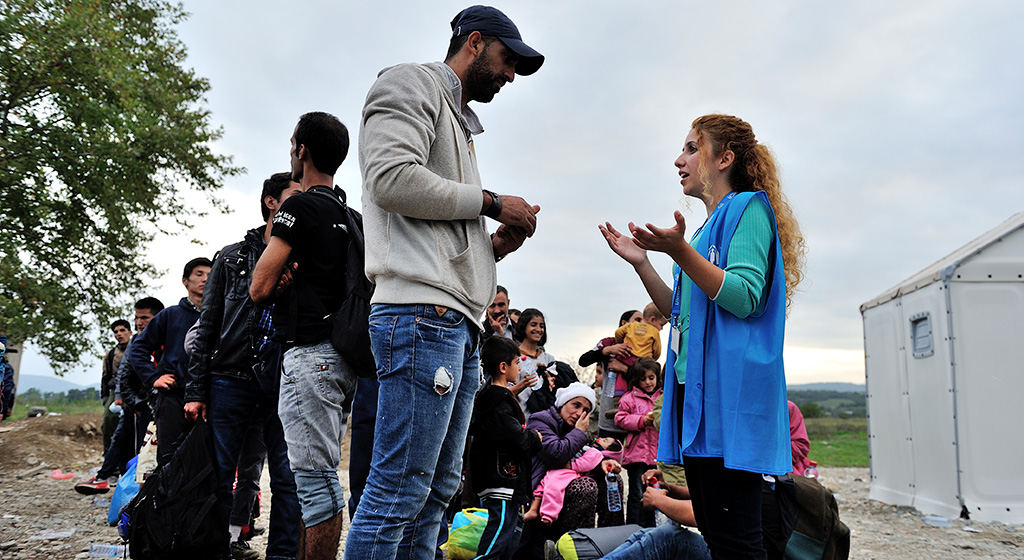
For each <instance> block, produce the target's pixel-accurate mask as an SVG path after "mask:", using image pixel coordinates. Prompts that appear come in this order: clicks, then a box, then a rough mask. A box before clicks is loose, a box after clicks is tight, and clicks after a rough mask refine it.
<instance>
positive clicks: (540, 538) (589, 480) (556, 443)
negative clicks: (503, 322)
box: [517, 311, 622, 558]
mask: <svg viewBox="0 0 1024 560" xmlns="http://www.w3.org/2000/svg"><path fill="white" fill-rule="evenodd" d="M523 313H524V316H525V313H526V312H525V311H524V312H523ZM595 400H596V395H595V394H594V390H593V389H592V388H590V387H587V386H586V385H584V384H583V383H580V382H578V381H577V382H575V383H572V384H570V385H569V386H568V387H565V388H562V389H559V390H558V391H557V392H556V394H555V406H553V407H551V408H549V409H547V410H542V411H540V412H536V413H534V414H531V415H530V418H529V420H527V422H526V427H527V428H528V429H531V430H537V431H538V432H540V434H541V448H540V452H539V453H538V454H537V455H535V456H534V457H533V473H532V475H533V476H532V484H533V487H534V488H536V487H537V486H538V485H539V484H540V482H541V480H542V479H543V478H544V475H545V474H547V472H548V471H549V470H551V469H559V468H562V467H564V466H565V464H566V463H569V462H571V461H572V460H573V459H574V458H576V456H577V455H578V454H580V453H581V452H582V451H583V450H584V446H586V445H587V444H588V443H590V435H589V434H588V433H587V430H588V429H589V428H590V411H591V410H592V409H593V407H594V401H595ZM620 470H622V465H620V464H619V462H618V461H616V460H614V459H605V460H603V461H601V464H600V465H599V467H598V468H597V469H594V471H592V472H591V476H584V477H580V478H577V479H575V480H573V481H572V482H570V483H569V485H568V486H567V487H566V489H565V499H564V500H563V504H564V505H563V506H562V510H561V512H560V513H559V514H558V518H557V519H555V520H554V522H553V523H551V524H550V525H542V524H541V523H540V522H539V521H537V520H534V521H533V522H531V523H527V524H526V525H525V526H524V529H523V537H522V542H523V545H522V547H521V548H520V550H519V553H518V554H517V556H521V557H524V558H536V557H538V555H537V551H538V550H539V551H540V556H543V543H544V540H545V539H550V540H555V539H557V538H558V537H559V536H560V535H562V534H563V533H565V532H567V531H572V530H574V529H580V528H583V527H593V526H594V517H595V515H596V514H597V503H598V498H599V495H600V497H601V498H604V493H603V492H601V491H600V490H599V485H598V481H597V480H595V478H594V476H593V475H594V473H598V474H603V473H606V472H608V471H612V472H615V473H618V472H619V471H620ZM616 476H617V475H616ZM597 478H598V479H600V480H601V485H600V486H601V487H603V486H604V476H598V477H597ZM621 487H622V482H621V478H620V479H619V488H620V489H621Z"/></svg>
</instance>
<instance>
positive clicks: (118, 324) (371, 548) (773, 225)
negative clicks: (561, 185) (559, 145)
mask: <svg viewBox="0 0 1024 560" xmlns="http://www.w3.org/2000/svg"><path fill="white" fill-rule="evenodd" d="M451 28H452V37H451V40H450V44H449V49H448V52H447V55H446V57H445V60H444V61H443V62H436V63H428V64H401V65H398V66H394V67H391V68H387V69H385V70H383V71H382V72H381V73H380V75H379V76H378V78H377V81H376V82H375V83H374V84H373V86H372V87H371V89H370V91H369V93H368V94H367V97H366V103H365V106H364V107H363V112H362V120H361V123H360V134H359V139H358V154H359V165H360V168H361V171H362V178H363V184H362V201H363V208H362V214H361V215H360V214H358V213H356V212H353V210H352V209H350V208H349V207H348V205H347V202H346V194H345V192H344V191H343V190H342V189H341V188H339V187H337V186H335V184H334V175H335V173H336V171H337V170H338V168H339V167H340V166H341V165H342V163H343V162H344V161H345V159H346V156H347V154H348V150H349V135H348V129H347V128H346V127H345V125H343V124H342V123H341V122H340V121H339V120H338V119H337V118H335V117H334V116H332V115H330V114H327V113H323V112H310V113H306V114H304V115H302V116H301V117H300V118H299V120H298V122H297V124H296V125H295V128H294V130H293V131H292V134H291V139H290V143H291V147H290V151H289V156H290V169H289V171H288V172H286V173H277V174H275V175H272V176H271V177H269V178H267V179H266V181H264V184H263V189H262V192H261V193H260V206H261V211H262V220H261V225H260V226H259V227H258V228H255V229H252V230H249V231H248V232H245V233H244V236H243V238H242V240H241V241H240V242H238V243H235V244H232V245H228V246H227V247H224V248H223V249H221V250H220V251H219V252H218V253H217V254H216V255H215V256H214V258H213V259H212V260H210V259H206V258H204V257H199V258H195V259H192V260H190V261H189V262H188V263H187V264H186V265H185V267H184V269H183V274H182V284H183V286H184V288H185V291H186V295H185V297H183V298H182V299H181V300H180V301H179V302H178V303H177V305H174V306H172V307H168V308H166V309H165V308H164V306H163V304H162V303H161V302H159V301H158V300H156V299H154V298H149V297H147V298H143V299H140V300H139V301H138V302H137V303H136V305H135V324H134V327H135V331H136V332H135V334H134V335H133V336H130V335H131V333H130V329H129V327H130V325H129V324H128V323H127V322H126V321H121V320H119V321H115V322H114V323H113V324H112V325H111V330H112V332H113V334H114V336H115V339H116V341H117V346H116V347H115V348H113V349H112V350H111V351H110V353H109V354H108V355H107V356H106V357H105V359H104V377H103V384H102V385H103V398H104V405H105V408H106V409H107V410H110V411H112V412H111V415H110V416H109V417H108V418H107V420H105V422H104V434H105V437H104V442H105V461H104V464H103V466H102V467H101V468H100V470H99V472H98V473H97V474H96V476H95V478H93V479H91V480H89V481H87V482H85V483H82V484H79V485H78V486H77V489H78V490H79V491H80V492H83V493H92V492H101V491H106V490H108V489H109V488H110V486H111V485H112V484H115V483H116V477H117V474H118V473H120V472H124V470H125V463H126V461H127V460H128V459H129V458H130V457H132V456H133V455H135V454H136V453H137V452H138V450H139V447H140V445H141V443H142V436H143V435H144V434H145V426H146V425H147V424H148V423H149V421H150V418H152V419H153V421H154V422H155V425H156V437H157V448H158V451H157V462H158V464H159V465H164V464H167V463H168V462H169V461H171V460H172V458H173V456H174V452H175V448H176V445H177V444H178V442H180V441H181V439H182V437H183V435H184V434H185V433H186V432H187V431H188V429H189V426H190V425H191V424H192V423H194V422H208V423H209V425H210V426H211V429H212V434H213V436H212V437H213V447H214V450H215V457H216V473H217V480H218V487H217V492H216V497H217V504H218V506H217V507H218V511H219V515H218V519H219V523H221V524H222V528H223V530H222V533H223V541H222V543H221V545H220V546H219V547H218V549H217V550H214V551H210V555H211V557H217V558H229V557H231V558H256V557H258V556H259V553H258V552H257V551H255V550H253V549H251V548H250V547H249V545H248V544H247V540H246V539H247V538H248V537H250V536H251V535H252V533H253V521H252V512H253V510H254V501H255V500H256V497H255V496H256V491H255V490H256V489H257V488H258V480H259V476H260V474H259V473H260V472H262V469H263V465H264V463H266V464H267V465H268V469H269V473H270V485H271V489H272V496H273V497H272V504H271V509H270V511H271V514H270V522H269V534H268V544H267V548H266V558H268V559H272V558H305V559H310V560H313V559H322V558H331V559H333V558H335V557H336V556H337V553H338V549H339V546H340V535H341V533H342V526H343V512H344V509H345V508H346V507H347V508H348V517H349V518H350V520H351V522H350V527H349V531H348V537H347V542H346V546H345V557H346V558H348V559H350V560H364V559H367V558H372V559H381V558H398V557H401V558H416V559H422V560H426V559H429V558H436V557H440V555H441V552H440V549H439V545H440V544H441V543H443V542H444V541H445V540H446V537H447V534H448V531H447V520H448V519H449V518H448V517H447V514H449V513H450V512H451V511H452V510H453V509H458V508H459V507H460V506H461V505H466V504H474V505H479V506H481V507H483V508H485V509H486V510H487V511H488V521H487V525H486V528H485V530H484V531H483V533H482V536H481V539H480V542H479V547H478V549H477V552H478V555H477V558H480V559H487V558H501V559H508V558H512V557H515V558H538V557H543V556H544V554H545V553H544V549H545V546H546V545H547V544H546V543H548V542H549V541H553V540H555V539H557V538H558V537H559V536H560V535H561V534H563V533H565V532H567V531H571V530H573V529H578V528H584V527H593V526H594V525H595V524H596V525H598V526H611V525H622V524H624V523H627V522H628V523H635V524H638V525H640V526H641V527H644V528H645V532H644V533H642V534H638V535H637V536H636V538H635V539H633V540H631V541H630V542H627V543H626V545H630V544H631V543H632V545H634V549H635V550H640V551H641V552H640V554H642V555H644V556H643V557H652V556H649V555H648V552H649V551H650V550H651V549H650V548H649V547H648V549H647V552H644V550H643V549H644V547H643V546H641V544H640V543H646V542H651V541H652V540H657V541H658V542H661V541H660V540H659V539H661V538H662V534H663V533H664V534H665V535H669V533H668V532H667V531H668V530H667V529H660V528H655V525H656V523H655V516H654V509H659V510H661V511H663V512H664V513H666V515H668V517H669V518H671V519H672V520H674V521H675V522H676V524H675V525H673V526H672V527H673V531H674V532H671V534H670V535H669V536H670V537H671V538H672V539H674V541H673V542H676V541H679V542H683V543H684V544H685V546H686V547H689V548H693V549H694V550H698V549H699V550H700V551H702V552H701V554H704V555H705V556H706V557H710V558H716V559H717V558H765V557H766V554H767V553H766V546H765V545H764V544H763V543H762V538H761V529H762V523H761V519H762V518H761V507H762V501H761V497H760V496H761V489H762V478H763V475H784V474H786V473H788V472H790V471H792V469H793V468H794V467H793V465H794V464H797V465H799V463H798V462H797V450H798V447H797V441H796V439H793V440H791V438H790V430H789V427H790V415H789V408H788V405H787V401H786V390H785V379H784V375H783V368H782V337H783V332H784V324H785V316H786V310H787V306H788V301H789V296H790V295H791V293H792V290H793V288H794V287H795V285H796V284H797V283H798V282H799V280H800V277H801V272H800V266H801V256H802V251H803V242H802V239H801V237H800V233H799V229H798V228H797V226H796V222H795V220H794V219H793V216H792V213H791V212H790V210H789V207H788V205H787V204H786V202H785V197H784V196H783V195H782V192H781V190H780V186H779V182H778V177H777V173H776V171H775V167H774V163H773V160H772V157H771V154H770V153H769V152H768V151H767V149H766V148H765V147H764V146H763V145H762V144H760V143H758V142H757V140H755V138H754V134H753V131H752V130H751V128H750V126H749V125H748V124H747V123H746V122H744V121H742V120H740V119H738V118H735V117H729V116H723V115H709V116H705V117H701V118H698V119H697V120H695V121H694V122H693V125H692V129H691V130H690V131H689V133H688V135H687V136H686V139H685V141H684V147H683V153H682V155H680V156H679V158H678V159H677V160H676V162H675V166H676V167H677V169H678V172H679V176H680V179H681V184H682V187H683V193H684V194H685V195H686V196H691V197H694V198H697V199H700V200H701V201H703V202H704V203H705V205H706V207H707V210H708V215H709V217H708V220H707V222H705V224H704V225H703V226H701V227H700V228H698V229H697V230H696V232H695V233H693V234H692V235H691V239H690V241H687V240H686V239H685V237H684V236H685V234H687V233H688V230H687V227H686V223H685V221H684V219H683V217H682V215H681V214H679V213H678V212H677V213H676V214H675V217H674V223H673V224H672V225H671V226H669V227H666V228H659V227H655V226H652V225H647V226H645V227H639V226H636V225H634V224H632V223H630V224H629V226H628V230H627V232H620V231H619V230H617V229H616V228H615V227H613V226H612V225H611V224H610V223H605V224H603V225H601V226H600V228H599V229H600V233H601V235H602V236H603V237H604V239H605V240H606V241H607V243H608V245H609V247H610V248H611V249H612V251H613V252H614V253H615V254H617V255H618V256H620V257H621V258H623V259H624V260H625V261H626V262H627V263H629V264H630V265H631V266H632V267H633V268H634V269H635V271H636V273H637V275H638V276H639V279H640V280H641V282H642V283H643V285H644V287H645V288H646V290H647V292H648V293H649V294H650V297H651V300H652V302H651V303H650V304H649V305H647V306H646V307H644V308H643V309H642V310H630V311H627V312H625V313H623V314H622V316H621V318H620V320H619V324H618V325H609V329H608V336H607V337H605V338H602V339H601V340H599V341H598V343H597V345H596V346H595V347H594V348H593V349H592V350H590V351H588V352H586V353H585V354H583V355H582V356H581V357H580V358H579V365H580V366H583V367H586V366H590V365H595V364H596V367H597V378H596V380H595V382H594V383H593V384H592V385H588V384H584V383H582V382H580V380H579V379H578V378H577V376H576V374H575V372H574V370H573V368H572V367H570V366H569V365H568V364H564V363H560V362H557V361H556V360H555V359H554V357H553V356H552V355H551V354H549V353H547V352H546V351H545V347H546V345H547V326H546V323H545V317H544V314H543V313H542V312H541V311H540V310H538V309H534V308H525V309H522V310H521V311H520V310H516V309H513V308H510V307H509V305H510V299H509V293H508V290H507V289H505V288H503V287H502V286H498V285H497V272H496V270H497V269H496V263H497V262H498V261H501V260H502V259H503V258H504V257H505V256H507V255H508V254H510V253H512V252H514V251H516V250H518V249H519V248H520V247H521V246H522V245H523V244H524V242H525V241H526V240H527V239H528V238H529V237H531V236H533V234H534V232H535V230H536V227H537V215H538V213H539V211H540V207H538V206H536V205H531V204H530V203H528V202H527V201H526V200H524V199H523V198H521V197H518V196H514V195H510V194H498V193H495V192H493V191H490V190H487V189H484V188H483V187H482V185H483V180H482V178H481V177H480V174H479V172H478V169H477V159H476V152H475V150H474V148H473V145H474V137H475V136H476V135H478V134H480V133H481V132H483V127H482V125H481V124H480V120H479V118H478V117H477V115H476V113H475V112H474V111H473V109H472V107H471V106H470V103H471V102H479V103H487V102H490V101H491V100H492V99H493V97H494V96H495V94H497V93H498V92H499V91H500V90H501V88H502V87H503V86H505V85H507V84H508V83H511V82H512V81H513V80H514V79H515V78H516V76H528V75H530V74H533V73H534V72H536V71H537V70H538V69H539V68H540V67H541V66H542V64H543V62H544V57H543V55H541V54H540V53H539V52H537V51H536V50H534V49H533V48H531V47H530V46H528V45H527V44H526V43H524V42H523V40H522V37H521V35H520V33H519V31H518V29H517V28H516V26H515V25H514V24H513V23H512V21H511V20H510V19H509V18H508V17H507V16H505V14H503V13H502V12H500V11H498V10H497V9H494V8H491V7H486V6H472V7H469V8H467V9H465V10H463V11H461V12H460V13H459V14H457V15H456V16H455V18H454V19H453V20H452V22H451ZM282 155H283V154H282ZM488 220H493V221H495V222H497V224H498V225H497V227H496V228H495V229H494V230H493V232H492V231H491V228H489V227H488ZM354 228H355V229H359V228H362V232H363V234H364V238H365V253H364V254H353V251H361V250H363V245H361V244H360V243H356V242H354V241H355V240H356V239H357V238H359V239H362V237H359V236H358V235H356V233H357V232H356V231H355V229H354ZM239 233H240V234H241V233H242V232H239ZM648 251H658V252H663V253H666V254H668V255H669V256H670V257H671V258H672V259H673V261H674V262H675V266H674V269H673V286H671V287H670V286H668V285H667V284H666V283H665V282H664V281H663V280H662V279H661V277H660V276H659V275H658V273H657V271H655V270H654V268H653V266H652V265H651V263H650V261H649V260H648V258H647V252H648ZM364 259H365V268H363V269H362V270H357V271H356V272H357V273H359V274H365V276H366V277H367V278H369V280H370V281H372V283H373V285H374V291H373V295H372V299H371V303H372V306H371V308H370V312H369V339H370V346H371V348H372V354H373V357H374V358H375V362H376V364H375V366H376V367H375V370H374V369H373V368H365V367H360V366H358V365H357V363H356V362H355V361H353V360H352V359H348V358H350V357H347V356H345V355H342V354H340V353H339V351H338V350H337V349H336V348H337V347H336V345H335V344H333V343H332V332H333V330H332V329H333V327H332V324H333V323H332V315H333V313H334V312H335V311H336V310H338V309H339V307H341V306H342V304H343V303H344V302H346V298H348V297H351V296H349V293H350V292H351V291H352V290H351V288H352V287H353V276H352V273H353V271H352V270H350V267H351V263H353V262H357V263H358V262H363V260H364ZM666 325H669V326H670V329H669V330H670V333H669V336H668V340H667V342H668V344H667V346H663V345H662V338H661V331H662V330H663V328H664V327H665V326H666ZM663 353H664V354H666V357H667V363H666V365H665V367H664V369H663V368H662V366H661V365H660V364H659V362H658V361H657V360H658V359H659V358H660V357H661V355H662V354H663ZM684 382H685V391H684ZM349 410H350V411H351V412H350V416H349V413H348V412H347V411H349ZM118 411H120V414H119V415H118V414H117V413H118ZM797 413H798V411H797ZM346 422H347V424H348V425H349V426H350V429H351V442H352V445H351V450H352V453H351V457H350V458H349V476H350V480H349V484H348V487H349V499H348V501H347V502H346V500H345V498H344V493H343V491H342V486H341V482H340V480H339V479H338V469H339V464H340V462H341V444H340V441H341V438H342V436H343V432H344V430H345V426H346ZM801 425H802V423H801ZM108 432H109V438H108V437H107V435H106V434H107V433H108ZM108 439H109V443H108ZM803 439H804V441H805V440H806V432H803ZM800 449H802V457H803V458H806V451H807V449H806V446H805V445H801V446H800ZM464 459H465V460H464ZM801 460H803V459H801ZM659 464H660V465H663V466H661V467H660V468H661V469H663V470H659ZM623 468H624V470H625V472H626V473H627V476H628V479H629V487H628V489H626V488H624V487H623V480H622V478H621V476H620V472H621V471H622V470H623ZM798 468H799V467H798ZM683 473H685V475H684V474H683ZM460 489H461V491H460ZM620 492H625V494H626V495H625V499H624V500H622V501H621V503H620V502H616V501H615V500H614V499H613V496H615V495H617V494H618V493H620ZM664 499H671V500H673V501H672V502H665V501H664ZM677 502H678V503H677ZM659 504H661V505H659ZM665 504H668V505H665ZM679 523H682V524H684V525H690V526H697V527H698V528H699V529H700V532H701V535H702V536H696V535H695V534H690V535H693V536H688V534H687V533H680V532H679V531H685V529H681V528H680V526H679ZM680 535H682V536H680ZM666 538H667V537H666ZM698 541H699V542H698ZM705 541H706V546H704V542H705ZM626 545H624V546H626ZM680 546H682V545H680ZM676 553H677V554H682V553H678V552H676ZM616 554H617V556H615V557H617V558H638V557H641V556H636V555H630V554H631V553H630V552H629V551H628V550H620V551H616ZM695 554H696V553H695ZM663 557H664V556H663ZM680 557H682V556H680ZM694 557H697V556H694Z"/></svg>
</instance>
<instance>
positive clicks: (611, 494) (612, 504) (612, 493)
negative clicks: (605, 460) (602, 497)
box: [604, 471, 622, 513]
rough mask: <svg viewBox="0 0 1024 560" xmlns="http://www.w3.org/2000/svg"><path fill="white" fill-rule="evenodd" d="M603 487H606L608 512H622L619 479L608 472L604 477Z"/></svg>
mask: <svg viewBox="0 0 1024 560" xmlns="http://www.w3.org/2000/svg"><path fill="white" fill-rule="evenodd" d="M604 482H605V485H606V486H607V487H608V491H607V493H608V511H609V512H611V513H616V512H619V511H622V491H621V490H619V479H618V477H616V476H615V473H613V472H612V471H608V474H607V475H605V477H604Z"/></svg>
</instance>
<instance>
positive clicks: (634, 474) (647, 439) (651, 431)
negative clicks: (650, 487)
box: [615, 358, 662, 527]
mask: <svg viewBox="0 0 1024 560" xmlns="http://www.w3.org/2000/svg"><path fill="white" fill-rule="evenodd" d="M626 380H627V382H628V383H629V387H630V389H629V392H627V393H626V394H625V395H622V400H620V401H619V411H618V412H616V413H615V424H616V425H617V426H618V427H620V428H622V429H623V430H626V432H628V434H627V435H626V444H625V449H624V450H623V452H622V464H623V465H625V466H626V472H627V473H628V474H629V497H628V498H627V500H626V523H636V524H638V525H640V526H641V527H654V525H655V521H654V510H645V509H644V508H643V506H642V505H641V504H640V502H641V500H642V499H643V496H644V490H645V488H644V485H643V483H642V482H641V481H640V479H641V478H642V475H643V474H644V472H646V471H647V470H648V469H653V468H655V462H656V458H657V456H658V430H657V428H655V427H654V401H655V400H657V398H658V397H660V396H661V383H662V382H661V365H660V364H658V362H656V361H654V359H653V358H640V359H638V360H637V361H636V363H634V364H633V365H632V366H631V367H630V368H629V374H628V375H627V379H626Z"/></svg>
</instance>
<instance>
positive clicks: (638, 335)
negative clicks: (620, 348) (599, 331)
mask: <svg viewBox="0 0 1024 560" xmlns="http://www.w3.org/2000/svg"><path fill="white" fill-rule="evenodd" d="M667 323H668V319H666V318H665V315H663V314H662V312H661V311H659V310H658V306H657V305H654V303H653V302H652V303H648V304H647V307H644V317H643V321H642V322H640V323H626V324H625V325H622V326H621V327H619V328H617V329H615V342H625V343H627V344H629V346H630V348H632V354H633V355H632V356H619V357H618V359H619V361H621V362H623V363H625V364H626V365H627V366H632V365H633V363H634V362H636V359H637V358H648V357H649V358H654V359H655V360H657V359H658V358H659V357H661V329H663V328H664V327H665V325H666V324H667Z"/></svg>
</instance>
